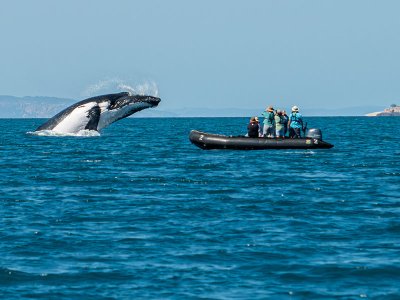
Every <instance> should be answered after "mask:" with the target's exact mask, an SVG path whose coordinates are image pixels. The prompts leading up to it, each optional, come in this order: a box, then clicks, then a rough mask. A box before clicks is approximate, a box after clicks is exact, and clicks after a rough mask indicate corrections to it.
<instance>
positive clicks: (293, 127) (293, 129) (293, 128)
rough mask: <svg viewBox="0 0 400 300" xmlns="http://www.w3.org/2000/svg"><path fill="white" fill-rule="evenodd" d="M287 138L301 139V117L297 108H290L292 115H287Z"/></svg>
mask: <svg viewBox="0 0 400 300" xmlns="http://www.w3.org/2000/svg"><path fill="white" fill-rule="evenodd" d="M288 127H289V136H290V137H291V138H301V130H302V129H303V116H302V115H301V114H300V113H299V108H298V107H297V106H293V107H292V113H291V114H290V115H289V122H288Z"/></svg>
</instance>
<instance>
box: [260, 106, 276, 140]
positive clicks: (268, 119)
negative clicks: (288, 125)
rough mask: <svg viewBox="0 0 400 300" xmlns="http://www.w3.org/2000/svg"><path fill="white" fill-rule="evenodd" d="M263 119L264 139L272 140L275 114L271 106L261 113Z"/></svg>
mask: <svg viewBox="0 0 400 300" xmlns="http://www.w3.org/2000/svg"><path fill="white" fill-rule="evenodd" d="M262 116H263V117H264V122H263V123H264V128H263V135H264V137H269V138H273V137H275V113H274V108H273V107H272V106H268V107H267V109H266V110H265V111H264V112H263V113H262Z"/></svg>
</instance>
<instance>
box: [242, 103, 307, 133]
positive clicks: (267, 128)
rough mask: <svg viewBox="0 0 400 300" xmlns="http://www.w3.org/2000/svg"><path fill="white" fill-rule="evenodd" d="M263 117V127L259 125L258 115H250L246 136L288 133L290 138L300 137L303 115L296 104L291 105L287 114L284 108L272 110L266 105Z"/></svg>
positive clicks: (302, 128) (302, 127)
mask: <svg viewBox="0 0 400 300" xmlns="http://www.w3.org/2000/svg"><path fill="white" fill-rule="evenodd" d="M262 116H263V118H264V120H263V127H261V126H260V122H259V120H258V117H251V119H250V123H249V125H247V136H248V137H252V138H255V137H265V138H282V139H284V138H285V137H287V135H288V134H289V137H290V138H301V132H302V131H303V130H304V127H305V126H304V122H303V116H302V115H301V114H300V112H299V108H298V107H297V106H293V107H292V112H291V114H290V115H289V116H288V115H287V114H286V111H284V110H280V109H277V110H274V108H273V107H272V106H268V107H267V108H266V110H265V111H264V112H263V113H262Z"/></svg>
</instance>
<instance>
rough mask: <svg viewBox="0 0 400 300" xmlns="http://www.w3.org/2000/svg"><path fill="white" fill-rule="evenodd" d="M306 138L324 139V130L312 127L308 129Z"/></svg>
mask: <svg viewBox="0 0 400 300" xmlns="http://www.w3.org/2000/svg"><path fill="white" fill-rule="evenodd" d="M306 138H311V139H317V140H320V141H322V132H321V129H319V128H310V129H308V130H307V133H306Z"/></svg>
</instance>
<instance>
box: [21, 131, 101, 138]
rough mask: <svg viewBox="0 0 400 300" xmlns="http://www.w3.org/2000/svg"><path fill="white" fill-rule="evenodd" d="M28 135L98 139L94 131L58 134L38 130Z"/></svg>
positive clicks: (97, 133)
mask: <svg viewBox="0 0 400 300" xmlns="http://www.w3.org/2000/svg"><path fill="white" fill-rule="evenodd" d="M27 134H29V135H36V136H55V137H64V136H74V137H98V136H100V133H99V132H98V131H95V130H80V131H78V132H77V133H60V132H56V131H53V130H40V131H28V132H27Z"/></svg>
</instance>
